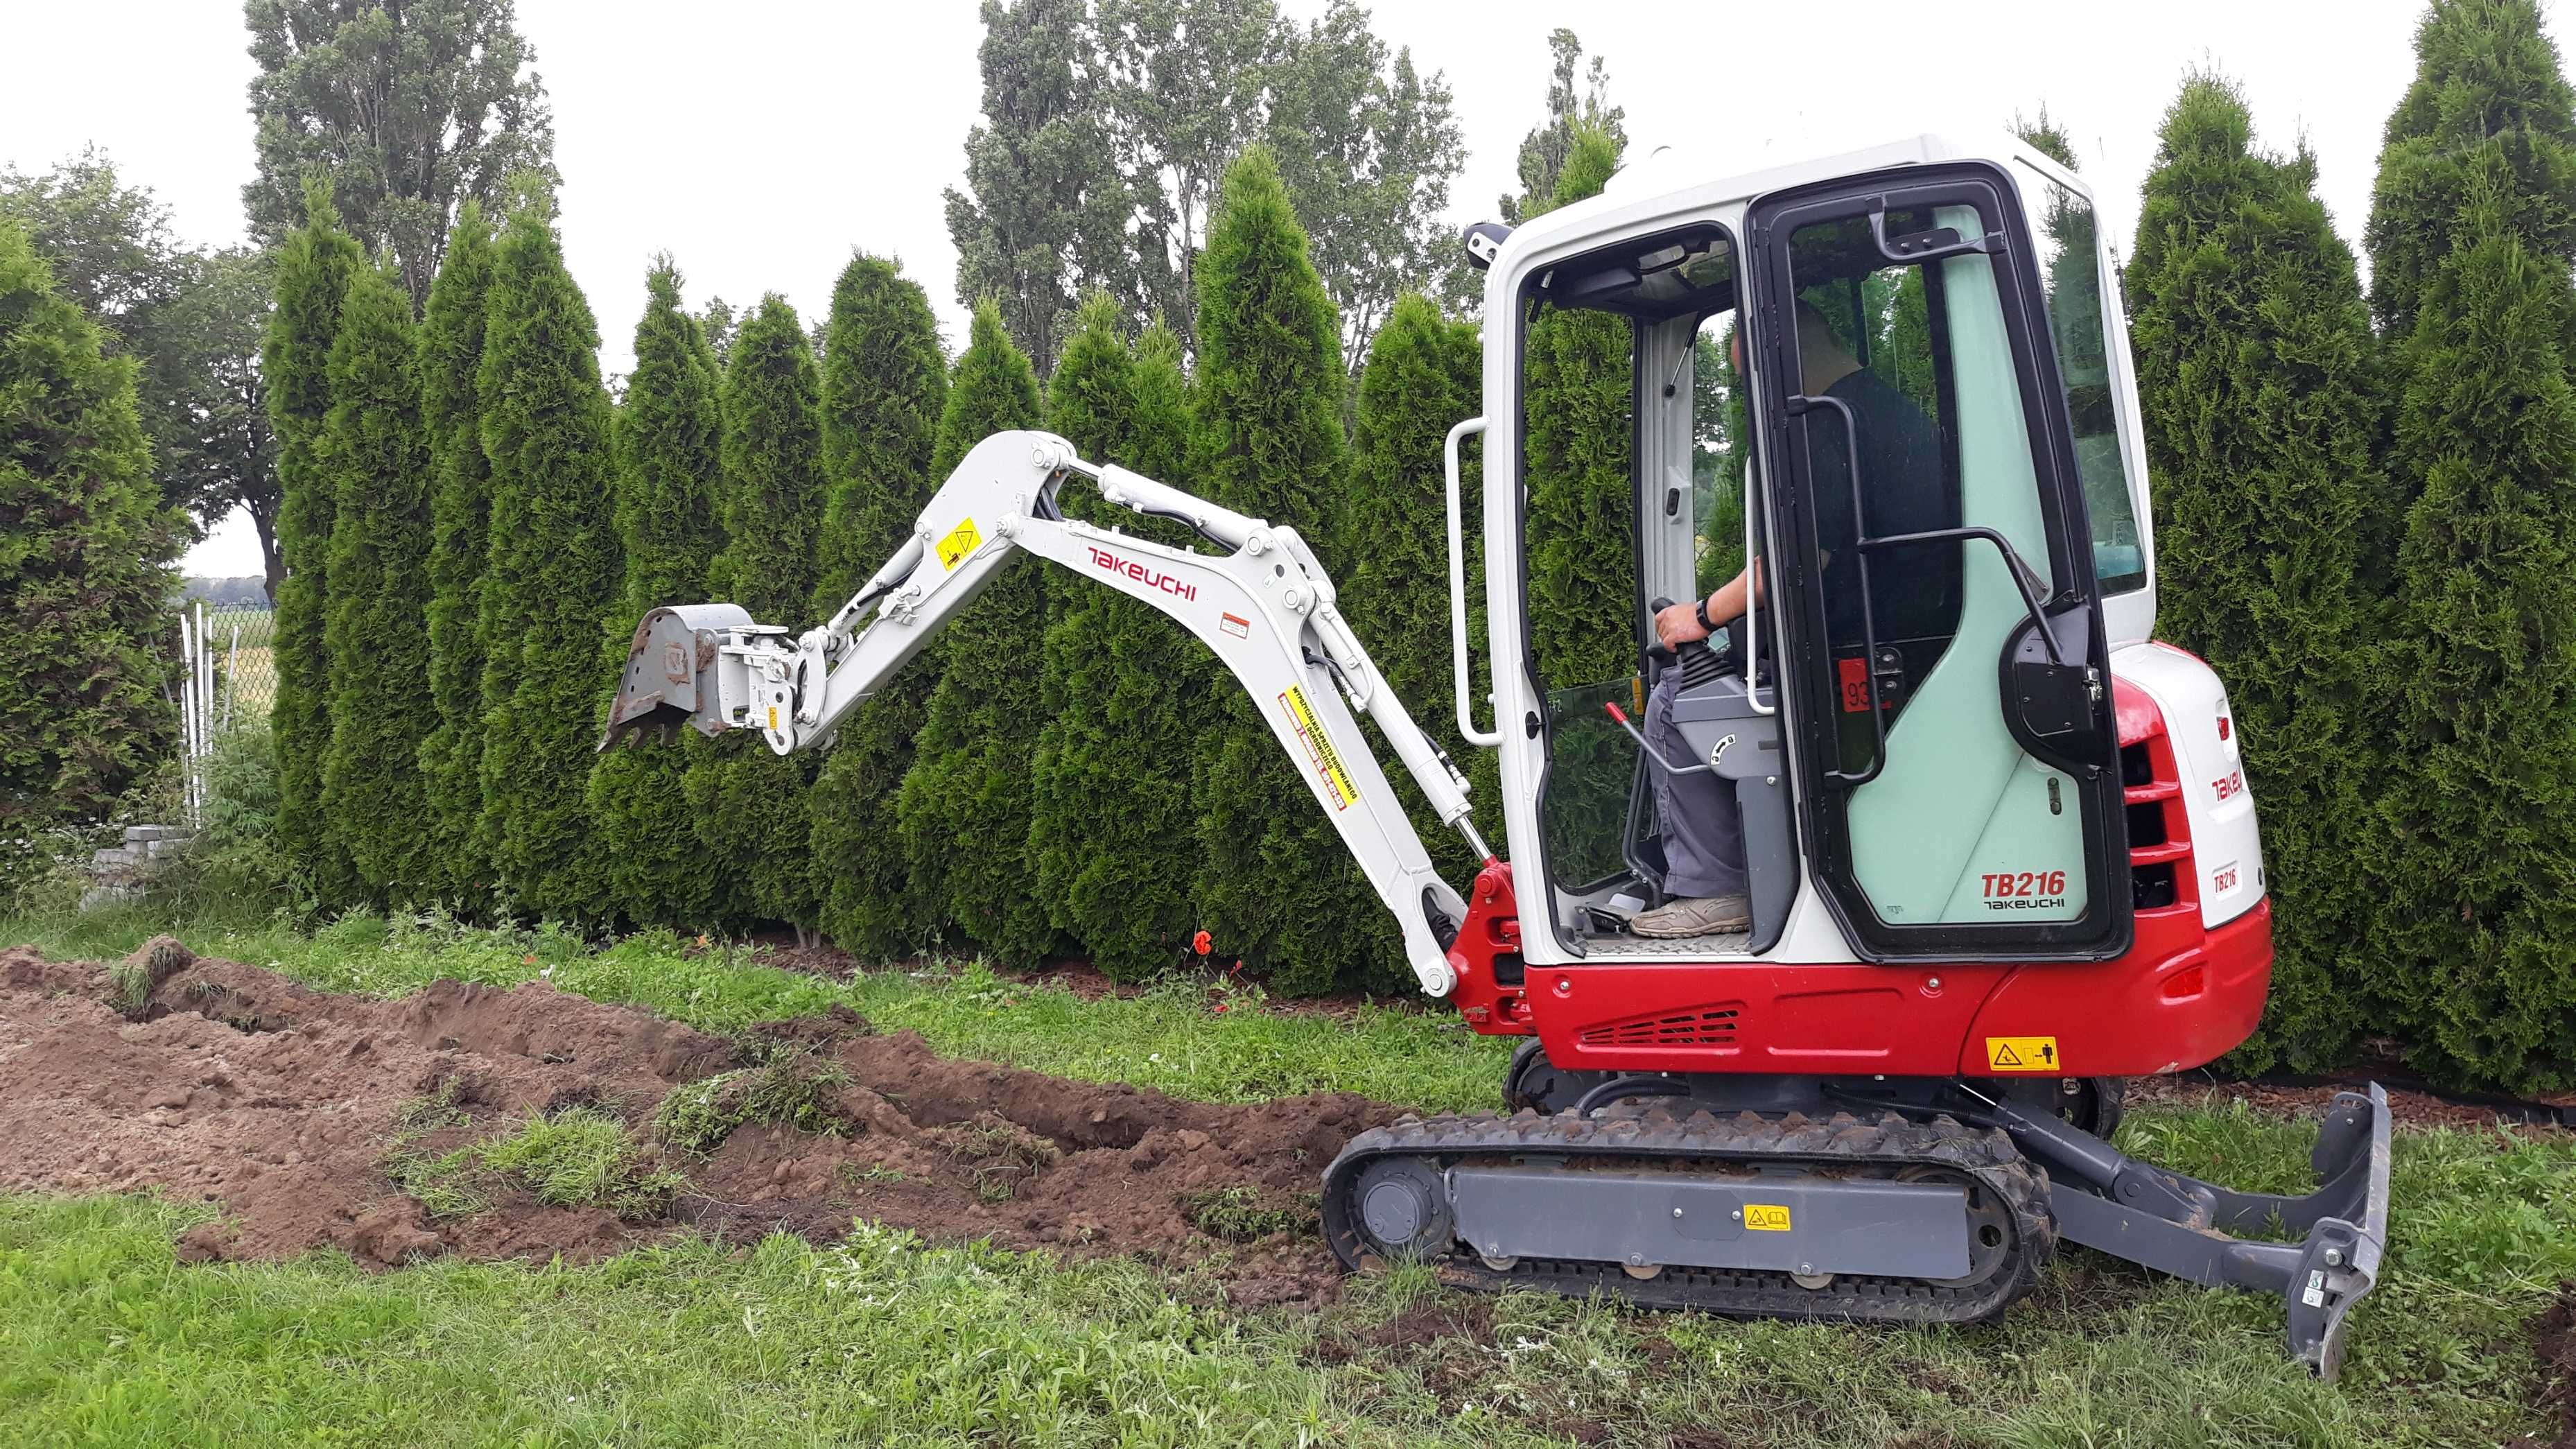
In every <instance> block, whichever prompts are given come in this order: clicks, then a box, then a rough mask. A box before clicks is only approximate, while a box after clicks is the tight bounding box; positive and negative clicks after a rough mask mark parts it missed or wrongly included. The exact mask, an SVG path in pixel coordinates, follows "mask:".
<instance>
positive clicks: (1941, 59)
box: [0, 0, 2556, 574]
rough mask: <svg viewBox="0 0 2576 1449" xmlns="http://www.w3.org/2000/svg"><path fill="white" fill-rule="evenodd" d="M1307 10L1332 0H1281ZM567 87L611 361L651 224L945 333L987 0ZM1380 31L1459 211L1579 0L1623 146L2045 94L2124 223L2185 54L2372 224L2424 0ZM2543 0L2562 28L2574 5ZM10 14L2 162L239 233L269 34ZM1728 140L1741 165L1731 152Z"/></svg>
mask: <svg viewBox="0 0 2576 1449" xmlns="http://www.w3.org/2000/svg"><path fill="white" fill-rule="evenodd" d="M1283 4H1284V8H1285V9H1287V10H1288V11H1289V12H1290V13H1292V14H1295V15H1298V16H1300V17H1311V16H1312V15H1313V14H1315V13H1317V12H1319V11H1320V10H1321V9H1322V8H1323V7H1322V0H1283ZM519 8H520V24H521V27H522V29H523V30H524V31H525V32H526V34H527V35H528V38H529V40H530V41H531V42H532V43H533V45H534V46H535V48H536V52H537V59H538V66H537V68H538V71H539V73H540V74H541V75H542V76H543V77H544V79H545V83H546V87H547V90H548V91H549V92H550V94H551V96H552V98H553V104H554V113H555V132H556V151H555V155H556V161H557V164H558V165H559V166H560V167H561V169H562V171H563V176H564V188H563V192H562V195H561V202H562V211H563V227H564V237H565V245H566V249H567V253H568V256H569V258H570V261H571V265H572V269H573V273H574V275H575V277H576V278H577V279H578V280H579V281H580V282H581V284H582V286H583V288H584V289H585V290H586V291H587V292H588V294H589V296H590V300H591V305H592V307H593V308H594V309H595V310H596V311H597V312H598V313H599V317H600V330H601V333H602V334H603V339H604V343H605V346H604V348H603V356H602V361H603V363H604V364H605V365H606V366H607V367H608V368H609V369H610V370H612V371H615V370H622V369H623V368H624V367H625V366H626V365H627V360H628V358H629V356H630V354H631V349H630V346H629V338H630V337H631V334H632V331H633V328H634V324H635V318H636V315H637V313H638V312H639V311H640V309H641V306H642V298H643V279H644V270H645V267H646V264H647V260H648V258H650V257H651V255H652V254H653V253H654V252H657V251H664V250H667V251H669V252H671V253H672V254H673V255H674V256H675V257H677V258H678V260H679V264H680V267H681V270H682V272H683V273H684V274H685V276H686V277H687V279H688V297H689V302H690V305H692V306H696V305H699V304H701V303H702V302H703V301H704V300H705V299H706V298H707V297H708V296H710V295H722V296H723V297H725V298H727V299H728V300H730V301H732V302H733V303H735V304H736V305H737V306H738V307H739V306H741V305H743V304H746V303H750V302H754V301H757V300H758V298H759V297H760V295H761V294H762V293H763V292H765V291H773V290H774V291H777V292H780V293H782V294H784V295H785V296H786V297H787V298H788V300H789V301H791V302H793V303H794V304H795V305H796V307H797V309H798V311H799V312H800V313H803V314H805V315H806V316H807V317H808V318H809V320H810V318H811V316H812V315H813V314H814V313H815V312H816V311H817V310H818V309H820V308H821V307H823V306H824V305H826V304H827V303H828V301H829V299H830V295H831V286H832V279H833V277H834V276H835V275H836V274H837V273H838V271H839V269H840V266H841V263H842V261H843V260H844V259H846V257H847V256H848V255H849V252H850V249H851V248H853V247H861V248H865V249H867V250H870V251H874V252H879V253H890V254H892V255H894V256H896V257H898V258H900V259H901V260H902V261H903V263H904V265H905V268H906V270H907V271H909V272H910V273H911V274H912V275H914V276H916V277H918V278H920V279H921V280H922V281H923V282H924V284H925V285H926V286H927V287H928V288H929V291H930V295H931V300H932V301H933V303H934V304H936V305H937V306H938V308H939V311H940V320H941V323H942V326H943V329H944V330H945V332H946V333H947V335H948V338H949V342H950V345H951V346H952V347H954V346H955V345H956V344H957V342H958V340H959V339H960V338H961V337H962V335H963V333H964V330H965V312H964V309H963V308H961V307H960V306H959V305H958V303H957V301H956V298H955V297H954V296H953V295H952V280H951V274H952V269H953V266H954V263H955V253H954V251H953V249H952V248H951V247H950V246H949V243H948V235H947V228H946V223H945V221H944V219H943V214H942V209H941V202H940V192H941V190H942V189H943V188H945V187H947V186H949V185H952V184H955V182H956V181H957V179H958V176H959V172H960V169H961V158H962V155H963V151H962V143H963V141H964V139H965V135H966V130H967V128H968V127H969V126H970V125H972V124H974V122H975V120H976V115H977V108H978V106H979V104H980V81H979V78H978V75H977V72H976V66H975V47H976V44H977V42H978V40H979V39H980V36H981V26H980V24H979V22H978V20H977V17H976V6H975V4H974V3H973V0H912V3H909V4H900V5H890V4H885V3H883V0H877V3H867V4H846V3H819V0H818V3H809V4H796V3H787V0H750V3H736V4H731V5H724V6H708V5H705V4H683V3H678V0H623V3H618V4H614V5H611V4H606V3H601V0H520V7H519ZM1373 8H1374V10H1375V12H1376V17H1377V28H1378V32H1379V34H1381V35H1383V36H1384V37H1386V38H1387V40H1388V41H1389V42H1390V43H1391V44H1394V45H1406V46H1410V47H1412V49H1413V53H1414V59H1415V61H1416V63H1417V64H1419V65H1420V66H1422V68H1423V69H1425V70H1426V71H1428V70H1433V69H1439V70H1445V71H1447V72H1448V75H1449V80H1450V83H1451V85H1452V87H1453V88H1454V90H1455V91H1456V94H1457V112H1458V118H1459V122H1460V124H1461V125H1462V127H1463V128H1464V130H1465V134H1466V140H1467V146H1468V161H1467V170H1466V173H1465V175H1464V176H1463V177H1462V178H1461V179H1460V181H1459V183H1458V186H1457V188H1456V190H1455V193H1454V196H1453V203H1454V211H1455V213H1456V219H1457V220H1458V221H1459V222H1460V223H1462V224H1463V223H1465V222H1468V221H1473V220H1478V219H1481V218H1483V217H1485V216H1488V215H1490V214H1491V212H1492V209H1493V206H1494V201H1495V198H1496V197H1497V196H1498V195H1499V194H1501V193H1502V192H1503V191H1504V190H1506V189H1508V188H1510V187H1511V186H1512V184H1513V168H1514V163H1515V156H1516V153H1517V151H1518V148H1519V145H1520V138H1521V136H1522V134H1523V133H1524V132H1526V131H1527V130H1528V129H1529V128H1530V126H1532V125H1533V124H1535V123H1536V121H1537V119H1538V116H1539V112H1540V110H1541V108H1542V105H1543V103H1544V98H1545V92H1546V85H1547V65H1548V54H1547V34H1548V31H1549V30H1550V29H1552V28H1553V27H1555V26H1557V25H1561V24H1568V23H1571V24H1573V25H1574V26H1575V28H1576V29H1577V31H1578V32H1579V33H1580V34H1581V35H1582V37H1583V40H1584V43H1585V46H1586V48H1587V49H1588V50H1589V51H1591V52H1594V53H1598V54H1601V55H1605V56H1607V57H1608V60H1609V66H1610V82H1611V95H1612V98H1613V99H1614V100H1615V101H1616V102H1618V103H1619V104H1621V105H1624V106H1625V107H1626V108H1627V111H1628V121H1627V125H1628V133H1629V137H1630V143H1631V147H1632V152H1634V153H1636V154H1642V153H1643V152H1645V151H1649V150H1652V149H1653V148H1654V147H1655V146H1657V145H1659V144H1664V143H1679V144H1683V145H1686V146H1687V147H1688V148H1689V149H1690V150H1692V151H1694V152H1697V153H1700V154H1707V155H1712V156H1721V157H1722V156H1723V155H1724V154H1725V153H1726V152H1727V151H1730V150H1733V149H1735V148H1736V147H1737V146H1738V145H1739V144H1740V145H1742V146H1743V147H1744V148H1745V149H1746V150H1747V151H1748V152H1749V151H1752V150H1754V149H1755V148H1756V147H1761V146H1764V145H1765V143H1772V144H1785V145H1789V146H1791V147H1794V146H1795V143H1796V137H1797V136H1798V134H1799V133H1800V132H1801V131H1803V130H1806V129H1807V128H1809V127H1810V126H1816V127H1818V128H1820V129H1822V128H1826V127H1828V126H1829V128H1830V129H1831V130H1833V131H1834V132H1835V133H1837V135H1838V136H1847V135H1848V134H1849V133H1851V132H1852V131H1853V130H1855V129H1859V130H1867V131H1875V132H1879V133H1882V134H1883V135H1885V136H1888V137H1894V136H1900V135H1907V134H1911V133H1913V132H1915V131H1919V130H1923V129H1927V127H1928V126H1930V125H1934V124H1938V123H1941V122H1945V121H1959V120H1967V121H1970V122H1975V123H1992V124H2000V123H2003V122H2005V121H2008V120H2009V119H2010V118H2011V117H2012V116H2013V114H2014V113H2015V112H2016V111H2021V112H2025V113H2027V112H2030V111H2034V110H2036V109H2037V108H2038V107H2039V106H2041V105H2042V104H2045V105H2046V106H2047V108H2048V110H2049V112H2050V114H2051V115H2052V116H2053V117H2054V118H2055V119H2056V120H2057V121H2058V122H2059V123H2060V124H2061V125H2063V126H2064V127H2065V128H2066V130H2067V132H2068V134H2069V135H2071V136H2072V137H2073V138H2074V141H2075V146H2076V152H2077V159H2078V161H2079V162H2080V163H2081V165H2082V169H2083V171H2084V173H2085V175H2086V177H2087V178H2088V179H2089V180H2090V181H2091V182H2092V184H2093V186H2094V188H2095V190H2096V191H2097V192H2098V193H2099V194H2100V195H2101V198H2102V206H2103V211H2104V218H2103V220H2104V223H2105V226H2106V228H2107V229H2108V231H2109V233H2110V234H2111V235H2112V236H2114V237H2116V238H2120V239H2122V241H2123V243H2124V244H2123V247H2122V249H2123V250H2124V251H2125V250H2126V249H2127V248H2126V246H2125V240H2126V238H2127V237H2128V236H2129V235H2130V233H2131V232H2132V230H2133V229H2134V227H2135V224H2136V217H2137V192H2138V186H2139V183H2140V182H2141V181H2142V180H2143V179H2144V177H2145V174H2146V170H2147V166H2148V163H2149V162H2150V161H2151V160H2152V158H2153V152H2154V145H2155V128H2156V125H2157V123H2158V121H2159V120H2160V119H2161V117H2162V115H2163V112H2164V108H2165V107H2166V105H2167V104H2168V103H2169V102H2170V101H2171V100H2172V98H2173V94H2174V91H2175V88H2176V86H2177V85H2178V83H2179V82H2180V80H2181V77H2182V75H2183V74H2184V72H2185V71H2186V70H2189V69H2191V68H2194V67H2203V66H2215V67H2217V68H2218V69H2220V70H2222V71H2223V72H2225V73H2226V74H2227V75H2229V76H2231V77H2233V78H2234V79H2236V80H2237V81H2238V82H2240V83H2241V84H2242V85H2243V87H2244V89H2245V91H2246V95H2247V98H2248V99H2249V101H2250V102H2251V104H2252V106H2253V109H2254V117H2255V124H2256V128H2257V135H2258V138H2259V139H2260V140H2261V141H2262V142H2264V143H2265V144H2267V145H2272V146H2275V147H2281V148H2285V149H2286V148H2287V147H2288V146H2290V145H2291V144H2292V143H2294V142H2295V141H2296V139H2297V138H2298V137H2299V136H2300V135H2302V134H2304V135H2305V136H2306V137H2307V138H2308V142H2309V144H2310V145H2311V147H2312V148H2314V149H2315V150H2316V152H2317V153H2318V156H2319V162H2320V167H2319V184H2320V187H2321V189H2322V191H2323V193H2324V196H2325V199H2326V202H2327V204H2328V205H2329V206H2330V207H2332V208H2333V211H2334V214H2335V217H2336V220H2337V223H2338V225H2339V226H2340V227H2341V228H2342V230H2343V233H2344V235H2345V237H2346V238H2347V239H2348V240H2351V241H2352V242H2353V243H2354V244H2355V247H2356V249H2358V246H2359V239H2360V226H2361V223H2362V221H2363V219H2364V218H2365V217H2366V215H2367V212H2368V207H2369V196H2370V182H2371V174H2372V170H2373V168H2374V166H2375V165H2376V162H2377V157H2378V151H2379V137H2380V128H2381V126H2382V125H2383V124H2384V122H2385V120H2386V118H2387V115H2388V112H2389V109H2390V108H2391V107H2392V106H2393V105H2394V104H2395V103H2396V100H2397V97H2398V95H2399V93H2400V92H2401V91H2402V90H2403V89H2404V87H2405V85H2406V82H2407V80H2408V78H2409V77H2410V76H2411V74H2412V72H2413V65H2414V61H2413V54H2412V50H2411V46H2410V43H2409V42H2410V38H2411V36H2412V34H2413V30H2414V25H2415V22H2416V19H2417V17H2418V16H2419V15H2420V14H2421V13H2422V10H2423V6H2422V5H2421V4H2420V3H2419V0H2341V3H2333V4H2302V5H2293V4H2281V3H2267V0H2155V3H2152V4H2150V3H2143V0H2132V3H2127V4H2120V5H2116V6H2114V5H2101V4H2077V3H2068V0H2054V3H2051V0H1982V3H1978V4H1973V5H1925V4H1922V3H1920V0H1904V3H1884V4H1882V3H1872V0H1846V3H1843V4H1839V5H1829V4H1797V3H1790V4H1726V3H1714V0H1703V3H1695V4H1663V5H1636V4H1629V5H1614V6H1609V7H1606V8H1594V7H1590V6H1583V7H1575V6H1565V5H1546V4H1538V3H1530V0H1485V3H1470V4H1460V3H1456V0H1377V3H1376V4H1375V5H1374V7H1373ZM2555 19H2556V17H2555V16H2552V29H2553V30H2554V29H2555ZM0 30H5V31H6V32H7V33H8V34H9V35H10V37H11V40H12V42H13V47H14V48H18V49H20V52H21V53H22V54H27V55H37V56H43V55H51V56H54V57H56V58H57V59H56V60H54V61H53V62H51V63H47V64H41V65H21V66H16V67H13V68H12V74H11V79H10V84H9V85H8V86H7V87H5V88H0V162H8V163H14V164H16V165H18V166H20V167H22V168H27V169H39V168H42V167H45V166H47V165H50V164H51V163H52V162H54V161H55V160H57V159H59V158H60V157H62V156H65V155H67V154H69V153H71V152H73V151H75V150H77V149H78V148H79V147H81V146H82V145H83V144H85V143H89V142H96V143H97V144H99V145H100V146H102V147H104V148H105V149H106V150H107V151H108V153H109V154H110V156H111V157H112V158H113V159H114V160H115V162H116V164H117V167H118V169H119V171H120V172H121V173H122V174H123V176H124V178H125V179H126V181H127V182H128V183H129V184H138V183H139V184H141V185H145V186H149V187H151V188H152V189H153V190H154V191H155V192H157V193H158V194H159V195H160V198H161V199H162V201H164V202H165V203H166V204H168V205H169V207H170V208H171V210H172V211H173V213H174V214H175V216H176V219H177V224H178V228H179V230H180V232H181V234H182V235H184V236H186V237H187V238H189V239H190V240H193V241H199V242H207V243H227V242H237V241H239V240H241V238H242V217H241V201H240V188H241V185H242V183H243V182H244V181H246V180H247V179H249V177H250V174H251V170H252V155H251V123H250V119H249V116H248V114H247V112H246V111H245V109H244V88H245V86H246V85H247V83H248V81H249V79H250V75H251V69H252V68H251V63H250V59H249V57H248V55H247V54H246V53H245V50H244V43H245V39H246V36H245V33H244V31H243V29H242V25H241V11H240V8H239V6H238V5H235V4H232V3H229V0H119V3H115V4H60V3H46V0H6V3H5V4H0ZM1730 169H1731V168H1730ZM186 568H187V569H188V571H189V572H191V573H206V574H251V573H257V572H258V571H259V557H258V546H257V544H256V542H255V541H254V540H253V538H252V536H251V532H250V528H249V526H248V523H247V521H246V520H243V519H240V518H236V519H234V520H232V521H231V522H229V523H228V524H226V525H225V526H223V527H221V528H218V529H217V530H216V531H215V533H214V535H213V536H212V537H210V538H209V539H208V540H207V541H206V542H205V543H204V544H201V545H200V546H199V547H198V548H197V549H195V550H194V551H192V552H191V553H190V554H189V556H188V558H187V560H186Z"/></svg>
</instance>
